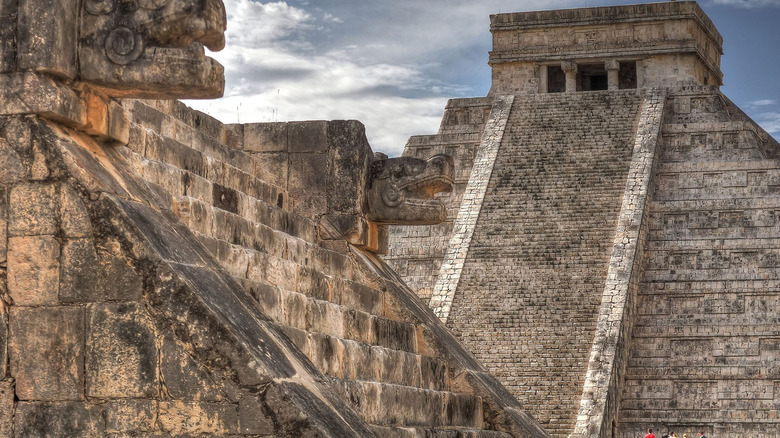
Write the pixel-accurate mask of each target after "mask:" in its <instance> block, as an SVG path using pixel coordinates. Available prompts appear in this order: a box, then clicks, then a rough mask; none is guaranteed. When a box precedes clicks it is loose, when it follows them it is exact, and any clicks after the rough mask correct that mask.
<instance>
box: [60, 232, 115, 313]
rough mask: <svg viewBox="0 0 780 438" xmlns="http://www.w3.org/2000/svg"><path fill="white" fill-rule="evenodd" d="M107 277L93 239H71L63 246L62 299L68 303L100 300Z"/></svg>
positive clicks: (61, 264)
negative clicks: (100, 285) (102, 281)
mask: <svg viewBox="0 0 780 438" xmlns="http://www.w3.org/2000/svg"><path fill="white" fill-rule="evenodd" d="M103 278H105V276H104V275H103V272H102V270H101V269H100V264H99V263H98V258H97V253H96V252H95V244H94V242H93V241H92V239H71V240H68V241H67V242H65V243H64V244H63V246H62V258H61V262H60V295H59V297H60V300H61V301H62V302H66V303H83V302H92V301H99V300H100V296H101V295H103V291H102V290H100V289H99V287H98V286H99V284H100V283H101V279H103Z"/></svg>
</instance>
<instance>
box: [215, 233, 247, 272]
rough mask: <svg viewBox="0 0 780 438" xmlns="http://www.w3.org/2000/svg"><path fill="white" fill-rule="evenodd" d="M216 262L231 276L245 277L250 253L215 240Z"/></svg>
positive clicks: (239, 247)
mask: <svg viewBox="0 0 780 438" xmlns="http://www.w3.org/2000/svg"><path fill="white" fill-rule="evenodd" d="M217 260H219V263H220V264H221V265H222V266H223V267H224V268H225V269H226V270H227V271H228V272H229V273H230V274H231V275H232V276H234V277H237V278H246V277H247V266H248V265H249V261H250V252H249V251H248V250H247V249H245V248H243V247H241V246H237V245H231V244H229V243H227V242H225V241H222V240H217ZM249 278H250V280H251V279H252V277H249Z"/></svg>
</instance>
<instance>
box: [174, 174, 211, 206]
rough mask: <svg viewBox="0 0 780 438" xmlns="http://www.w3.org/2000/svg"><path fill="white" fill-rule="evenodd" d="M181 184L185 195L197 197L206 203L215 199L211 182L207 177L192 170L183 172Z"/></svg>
mask: <svg viewBox="0 0 780 438" xmlns="http://www.w3.org/2000/svg"><path fill="white" fill-rule="evenodd" d="M181 185H182V194H183V195H184V196H189V197H191V198H195V199H197V200H199V201H202V202H205V203H206V204H211V203H212V202H213V201H214V198H213V196H212V194H213V188H212V187H211V182H210V181H209V180H207V179H206V178H203V177H200V176H198V175H195V174H194V173H192V172H182V175H181Z"/></svg>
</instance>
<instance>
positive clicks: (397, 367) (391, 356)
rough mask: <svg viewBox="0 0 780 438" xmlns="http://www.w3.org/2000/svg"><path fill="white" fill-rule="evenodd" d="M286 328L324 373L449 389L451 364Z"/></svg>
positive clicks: (421, 387) (332, 375) (346, 378)
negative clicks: (449, 365)
mask: <svg viewBox="0 0 780 438" xmlns="http://www.w3.org/2000/svg"><path fill="white" fill-rule="evenodd" d="M284 331H285V333H287V335H288V336H289V337H290V339H291V340H292V341H293V342H294V343H295V344H296V346H297V347H298V348H299V349H300V350H301V351H302V352H303V353H304V354H306V355H307V356H308V357H309V359H310V360H311V361H312V363H314V365H315V366H316V367H317V368H318V369H319V370H320V371H321V372H322V373H324V374H327V375H329V376H331V377H335V378H339V379H344V380H350V381H353V380H360V381H365V382H375V383H386V384H393V385H401V386H408V387H412V388H417V389H424V390H432V391H444V390H446V389H448V386H447V384H448V381H447V372H448V367H447V364H446V362H444V361H442V360H439V359H436V358H432V357H430V356H426V355H421V354H415V353H409V352H406V351H402V350H396V349H391V348H386V347H382V346H379V345H369V344H367V343H365V342H358V341H354V340H350V339H343V338H338V337H335V336H330V335H326V334H322V333H318V332H307V331H305V330H301V329H297V328H293V327H289V326H286V327H284Z"/></svg>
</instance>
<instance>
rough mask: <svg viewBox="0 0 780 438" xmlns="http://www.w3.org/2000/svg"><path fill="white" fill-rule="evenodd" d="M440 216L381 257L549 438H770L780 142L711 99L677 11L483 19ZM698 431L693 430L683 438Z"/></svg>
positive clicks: (454, 128)
mask: <svg viewBox="0 0 780 438" xmlns="http://www.w3.org/2000/svg"><path fill="white" fill-rule="evenodd" d="M491 32H492V34H493V51H492V52H491V53H490V65H491V66H492V71H493V82H492V87H491V90H490V92H489V94H488V96H487V97H482V98H472V99H452V100H450V101H449V103H448V104H447V107H446V109H445V113H444V117H443V119H442V122H441V127H440V129H439V132H438V133H437V134H435V135H426V136H415V137H412V138H410V139H409V141H408V143H407V145H406V149H405V151H404V155H405V156H409V157H418V158H426V157H428V156H431V155H432V154H435V153H446V154H449V155H451V156H453V157H454V158H455V169H454V178H455V189H454V190H453V191H452V192H451V193H450V194H449V195H445V196H443V197H442V198H441V199H442V200H444V202H445V203H446V204H447V206H448V209H449V213H450V215H449V217H450V219H448V221H446V222H444V223H442V224H438V225H430V226H423V227H407V226H393V227H391V229H390V236H391V237H390V251H389V254H388V256H387V259H388V260H389V261H390V264H391V265H392V266H394V267H395V268H396V270H397V271H398V272H399V274H400V276H401V277H402V278H403V279H404V280H405V281H406V282H407V283H408V284H409V285H410V286H411V287H412V288H413V289H414V290H415V291H416V292H417V294H418V295H419V296H420V297H421V298H423V299H425V300H427V301H428V302H429V305H430V307H431V308H432V309H433V310H434V312H435V313H436V314H437V316H439V317H440V318H441V319H442V320H443V321H445V322H446V325H447V327H449V328H450V329H451V330H452V331H453V332H454V333H455V335H456V337H457V338H458V339H460V340H461V342H463V343H464V344H465V345H466V346H467V348H468V349H469V350H470V351H471V352H473V353H474V355H475V356H476V357H477V358H478V359H479V360H481V361H482V362H483V363H484V364H485V365H486V366H487V368H488V369H489V370H490V372H491V373H493V374H495V375H496V377H497V378H498V379H499V380H500V381H501V382H502V383H503V384H504V385H505V386H506V387H507V388H508V389H509V390H510V392H511V393H512V394H513V395H514V396H515V397H516V398H517V399H518V400H519V401H520V402H521V404H523V405H524V406H526V407H527V408H528V410H529V412H530V413H531V414H532V415H533V416H534V417H535V418H537V419H538V420H539V421H540V422H541V424H542V425H543V427H544V428H545V429H546V430H547V431H549V432H550V434H551V435H552V436H556V437H567V436H571V437H586V436H587V437H621V438H629V437H637V436H644V434H645V433H646V430H647V428H648V427H652V428H654V429H655V431H656V434H657V435H658V436H660V435H661V434H662V433H664V432H671V431H674V432H676V433H677V434H678V435H679V436H682V433H684V432H687V433H689V434H691V435H689V436H698V432H699V431H702V432H704V433H705V434H706V435H708V436H717V437H738V436H739V437H742V436H751V437H776V436H778V435H777V433H778V430H780V415H779V414H780V411H779V410H778V409H779V407H780V387H778V385H777V381H778V379H779V378H780V374H779V371H780V368H778V367H777V365H776V364H777V360H778V353H777V348H776V346H777V344H778V341H777V339H778V335H779V334H780V332H779V331H778V330H779V329H778V325H777V321H778V318H780V307H778V300H780V262H778V254H780V244H779V243H778V242H780V240H778V238H780V228H779V227H778V225H780V216H779V214H780V201H779V199H780V198H778V190H780V164H779V163H778V160H777V158H778V152H779V151H780V150H779V149H778V148H779V145H778V143H777V141H775V139H773V138H772V137H771V136H770V135H768V134H767V133H766V132H765V131H764V130H763V129H761V128H760V127H759V126H758V125H757V124H756V123H754V122H753V121H752V120H751V119H750V118H749V117H747V116H746V115H745V113H744V112H742V111H741V110H740V109H739V108H737V107H736V106H735V105H734V104H733V103H732V102H731V101H730V100H729V99H728V98H727V97H726V96H724V95H723V94H722V93H721V92H720V91H719V86H720V85H721V82H722V73H721V71H720V56H721V47H722V37H721V36H720V34H719V33H718V31H717V29H715V27H714V25H713V24H712V22H711V21H710V19H709V18H708V17H707V16H706V14H705V13H704V12H703V11H702V9H701V8H700V7H699V5H698V4H697V3H695V2H665V3H652V4H643V5H633V6H617V7H599V8H587V9H571V10H558V11H543V12H528V13H507V14H498V15H493V16H491ZM694 434H695V435H694Z"/></svg>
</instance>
